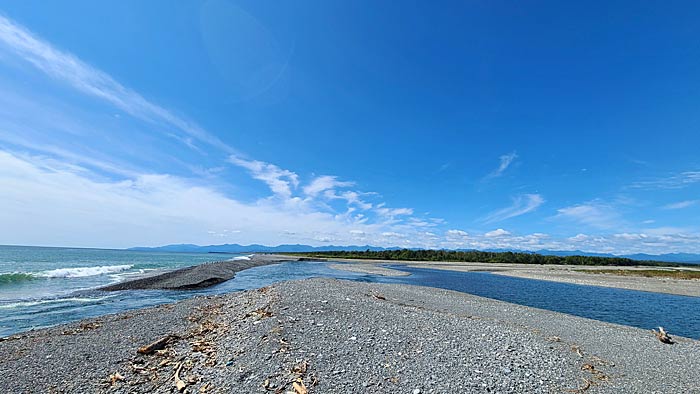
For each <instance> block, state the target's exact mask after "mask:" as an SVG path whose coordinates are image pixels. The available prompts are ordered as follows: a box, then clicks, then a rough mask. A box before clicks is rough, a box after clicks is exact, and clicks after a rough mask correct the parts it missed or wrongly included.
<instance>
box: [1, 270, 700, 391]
mask: <svg viewBox="0 0 700 394" xmlns="http://www.w3.org/2000/svg"><path fill="white" fill-rule="evenodd" d="M671 335H672V336H673V333H671ZM163 338H167V340H166V341H165V343H164V344H163V347H162V349H160V350H157V351H155V352H153V353H151V354H139V353H138V352H137V349H139V348H140V347H143V346H144V345H147V344H151V343H153V342H155V341H158V340H159V339H163ZM674 340H676V342H677V343H676V344H674V345H666V344H663V343H661V342H659V341H658V340H657V339H656V338H655V337H654V335H653V334H652V333H651V332H649V331H647V330H642V329H637V328H632V327H627V326H619V325H615V324H610V323H604V322H599V321H595V320H589V319H584V318H580V317H575V316H570V315H565V314H561V313H557V312H550V311H545V310H540V309H535V308H530V307H525V306H520V305H515V304H509V303H506V302H501V301H496V300H491V299H487V298H481V297H477V296H472V295H469V294H464V293H459V292H454V291H448V290H442V289H436V288H429V287H420V286H411V285H396V284H373V283H360V282H350V281H342V280H335V279H307V280H301V281H289V282H282V283H278V284H275V285H272V286H269V287H266V288H262V289H258V290H251V291H246V292H240V293H231V294H227V295H222V296H212V297H195V298H191V299H187V300H184V301H180V302H176V303H174V304H166V305H161V306H159V307H155V308H148V309H141V310H136V311H130V312H126V313H119V314H115V315H108V316H102V317H100V318H96V319H89V320H84V321H81V322H77V323H72V324H66V325H60V326H56V327H52V328H48V329H42V330H37V331H31V332H26V333H23V334H19V335H16V336H14V337H10V338H7V339H5V340H4V341H0V386H1V387H6V388H12V389H10V390H9V392H13V393H15V392H16V393H23V392H50V391H57V392H69V393H81V392H109V393H127V392H130V393H131V392H133V393H148V392H155V393H169V392H177V389H176V385H177V384H181V385H184V387H183V390H184V389H186V390H187V392H192V393H194V392H212V393H214V392H232V391H235V392H249V393H257V392H259V393H263V392H275V391H276V390H280V392H286V391H292V392H294V389H293V387H292V383H297V384H298V385H299V384H303V385H304V387H306V388H307V389H308V390H309V392H310V393H312V394H313V393H346V392H358V393H359V392H362V393H365V392H367V393H395V392H408V393H411V392H416V391H415V390H419V391H418V392H421V393H428V392H430V390H433V392H450V391H457V392H487V391H491V392H542V393H546V392H566V391H567V390H579V391H580V392H582V391H584V390H590V391H588V392H595V393H615V392H629V393H642V392H645V393H646V392H664V393H685V392H695V391H698V390H700V383H698V382H697V380H696V379H695V378H694V377H695V373H696V371H697V370H698V368H700V341H696V340H691V339H686V338H680V337H678V338H676V337H674ZM86 362H87V363H90V364H91V368H89V369H84V365H85V363H86ZM76 370H81V371H82V372H81V373H80V374H77V373H75V371H76ZM175 376H178V379H179V380H180V382H181V383H178V380H177V379H175Z"/></svg>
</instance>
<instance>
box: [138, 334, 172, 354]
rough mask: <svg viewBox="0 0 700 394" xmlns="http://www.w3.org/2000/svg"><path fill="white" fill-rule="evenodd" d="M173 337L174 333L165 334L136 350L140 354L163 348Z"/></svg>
mask: <svg viewBox="0 0 700 394" xmlns="http://www.w3.org/2000/svg"><path fill="white" fill-rule="evenodd" d="M175 338H176V337H175V336H174V335H166V336H164V337H163V338H160V339H159V340H157V341H155V342H153V343H149V344H148V345H146V346H141V347H140V348H139V350H137V352H138V353H140V354H151V353H153V352H155V351H156V350H160V349H163V348H164V347H165V346H166V345H167V344H168V343H169V342H170V341H172V340H173V339H175Z"/></svg>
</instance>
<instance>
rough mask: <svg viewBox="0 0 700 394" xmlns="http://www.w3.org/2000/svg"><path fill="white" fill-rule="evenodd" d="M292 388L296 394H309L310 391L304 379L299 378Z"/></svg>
mask: <svg viewBox="0 0 700 394" xmlns="http://www.w3.org/2000/svg"><path fill="white" fill-rule="evenodd" d="M292 388H293V389H294V391H295V392H296V394H308V393H309V390H308V389H307V388H306V385H304V379H302V378H298V379H297V380H296V381H295V382H294V383H292Z"/></svg>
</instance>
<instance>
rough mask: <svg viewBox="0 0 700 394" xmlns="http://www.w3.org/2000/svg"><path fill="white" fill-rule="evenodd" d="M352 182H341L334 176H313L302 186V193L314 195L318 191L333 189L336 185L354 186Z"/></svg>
mask: <svg viewBox="0 0 700 394" xmlns="http://www.w3.org/2000/svg"><path fill="white" fill-rule="evenodd" d="M354 185H355V183H354V182H342V181H339V180H338V177H336V176H330V175H323V176H319V177H317V178H315V179H314V180H313V181H311V183H310V184H309V185H307V186H305V187H304V193H305V194H306V195H308V196H311V197H315V196H316V195H318V194H319V193H320V192H322V191H325V190H329V189H335V188H338V187H350V186H354Z"/></svg>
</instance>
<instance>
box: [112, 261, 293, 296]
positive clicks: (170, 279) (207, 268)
mask: <svg viewBox="0 0 700 394" xmlns="http://www.w3.org/2000/svg"><path fill="white" fill-rule="evenodd" d="M299 260H301V259H300V258H297V257H289V256H282V255H271V254H270V255H265V254H256V255H253V256H251V257H250V259H249V260H226V261H217V262H212V263H204V264H199V265H195V266H192V267H186V268H181V269H178V270H174V271H170V272H166V273H163V274H160V275H154V276H147V277H145V278H139V279H134V280H129V281H125V282H120V283H116V284H113V285H109V286H105V287H102V288H100V289H99V290H103V291H121V290H195V289H203V288H206V287H210V286H214V285H216V284H219V283H222V282H225V281H227V280H229V279H232V278H233V277H234V276H235V275H236V272H239V271H243V270H245V269H248V268H253V267H259V266H261V265H268V264H276V263H282V262H285V261H299Z"/></svg>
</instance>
